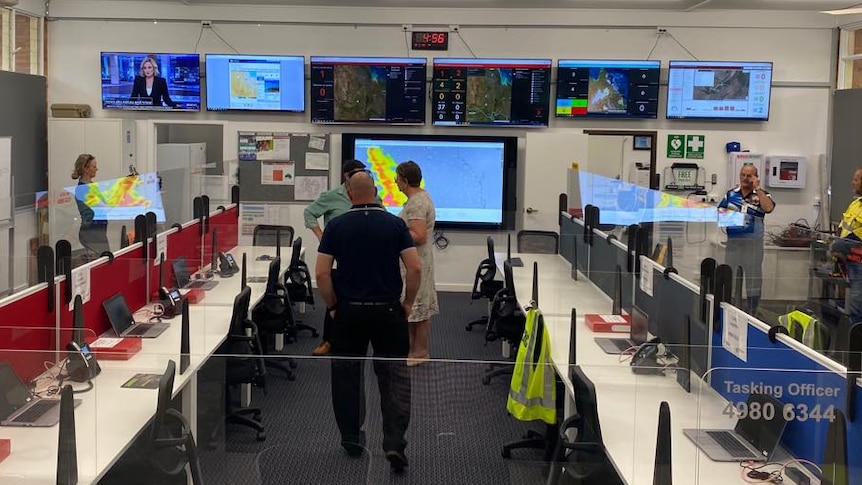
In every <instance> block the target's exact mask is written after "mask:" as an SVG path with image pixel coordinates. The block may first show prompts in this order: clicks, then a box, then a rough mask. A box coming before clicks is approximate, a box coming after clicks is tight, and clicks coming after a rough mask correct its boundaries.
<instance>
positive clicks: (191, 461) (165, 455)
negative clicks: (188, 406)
mask: <svg viewBox="0 0 862 485" xmlns="http://www.w3.org/2000/svg"><path fill="white" fill-rule="evenodd" d="M176 367H177V364H176V363H175V362H174V361H173V360H169V361H168V366H167V368H166V369H165V373H164V374H163V375H162V377H161V378H160V379H159V391H158V401H157V404H156V416H155V418H154V419H153V424H152V426H151V427H150V434H149V453H148V458H149V461H150V463H151V464H152V465H153V466H154V467H155V468H156V469H158V470H159V471H160V472H161V473H164V474H165V475H168V476H179V475H181V476H182V477H184V478H185V479H188V475H186V466H187V465H188V472H189V474H190V475H191V480H192V483H193V484H194V485H203V483H204V481H203V475H202V473H201V464H200V460H199V458H198V450H197V446H196V445H195V437H194V436H192V432H191V426H190V425H189V422H188V420H186V417H185V416H183V415H182V413H180V412H179V411H177V410H176V409H174V408H172V407H171V397H172V396H173V390H174V376H175V375H176Z"/></svg>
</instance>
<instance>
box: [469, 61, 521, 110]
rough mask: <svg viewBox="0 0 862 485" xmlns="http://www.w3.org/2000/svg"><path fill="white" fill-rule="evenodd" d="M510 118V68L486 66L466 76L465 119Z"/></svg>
mask: <svg viewBox="0 0 862 485" xmlns="http://www.w3.org/2000/svg"><path fill="white" fill-rule="evenodd" d="M511 118H512V69H498V68H486V69H478V70H476V71H475V72H472V71H471V72H470V74H469V75H468V77H467V121H468V122H473V123H488V122H491V121H497V120H510V119H511Z"/></svg>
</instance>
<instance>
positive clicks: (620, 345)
mask: <svg viewBox="0 0 862 485" xmlns="http://www.w3.org/2000/svg"><path fill="white" fill-rule="evenodd" d="M648 333H649V317H648V316H647V314H646V313H644V311H643V310H641V309H640V308H638V307H636V306H634V305H633V306H632V323H631V328H630V329H629V338H609V337H596V338H595V341H596V343H597V344H598V345H599V347H601V349H602V350H603V351H604V352H605V353H606V354H612V355H619V354H622V353H623V352H625V351H626V350H628V349H630V348H632V347H638V346H640V345H641V344H643V343H644V342H646V341H647V334H648Z"/></svg>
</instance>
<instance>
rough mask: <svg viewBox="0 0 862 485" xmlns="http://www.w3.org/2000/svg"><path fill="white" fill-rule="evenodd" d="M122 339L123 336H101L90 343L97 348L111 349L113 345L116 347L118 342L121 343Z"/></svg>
mask: <svg viewBox="0 0 862 485" xmlns="http://www.w3.org/2000/svg"><path fill="white" fill-rule="evenodd" d="M122 341H123V339H121V338H113V337H100V338H98V339H96V340H94V341H93V343H91V344H90V347H95V348H99V349H110V348H112V347H115V346H116V345H117V344H119V343H120V342H122Z"/></svg>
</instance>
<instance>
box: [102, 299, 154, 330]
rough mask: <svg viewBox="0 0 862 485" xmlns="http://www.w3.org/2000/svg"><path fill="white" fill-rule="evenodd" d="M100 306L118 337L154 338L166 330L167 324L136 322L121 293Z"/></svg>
mask: <svg viewBox="0 0 862 485" xmlns="http://www.w3.org/2000/svg"><path fill="white" fill-rule="evenodd" d="M102 306H103V307H104V308H105V313H107V314H108V320H110V321H111V326H112V327H114V331H115V332H117V335H119V336H120V337H140V338H156V337H158V336H159V335H161V334H162V332H164V331H165V330H167V329H168V324H167V323H149V322H136V321H135V319H134V317H133V316H132V312H131V311H130V310H129V306H128V305H127V304H126V299H125V298H123V294H122V293H117V294H116V295H114V296H112V297H110V298H108V299H107V300H105V301H104V302H103V303H102Z"/></svg>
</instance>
